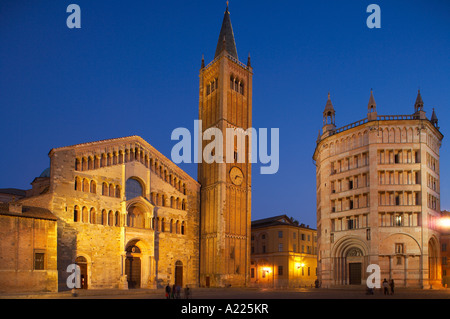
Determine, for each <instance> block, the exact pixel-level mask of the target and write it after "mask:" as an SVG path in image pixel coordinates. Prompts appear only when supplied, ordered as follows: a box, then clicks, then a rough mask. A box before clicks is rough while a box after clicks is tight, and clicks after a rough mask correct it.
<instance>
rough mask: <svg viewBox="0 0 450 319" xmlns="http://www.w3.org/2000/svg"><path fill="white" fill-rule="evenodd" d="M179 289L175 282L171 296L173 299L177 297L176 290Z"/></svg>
mask: <svg viewBox="0 0 450 319" xmlns="http://www.w3.org/2000/svg"><path fill="white" fill-rule="evenodd" d="M176 289H177V287H176V286H175V284H173V286H172V296H171V298H172V299H175V294H176V291H175V290H176Z"/></svg>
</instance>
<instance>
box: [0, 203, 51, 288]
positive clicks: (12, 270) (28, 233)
mask: <svg viewBox="0 0 450 319" xmlns="http://www.w3.org/2000/svg"><path fill="white" fill-rule="evenodd" d="M56 220H57V218H56V216H55V215H53V214H52V213H51V212H50V211H49V210H48V209H42V208H37V207H29V206H23V205H22V204H19V203H16V202H9V203H0V238H1V241H0V292H23V291H30V292H36V291H46V292H56V291H58V270H57V227H56Z"/></svg>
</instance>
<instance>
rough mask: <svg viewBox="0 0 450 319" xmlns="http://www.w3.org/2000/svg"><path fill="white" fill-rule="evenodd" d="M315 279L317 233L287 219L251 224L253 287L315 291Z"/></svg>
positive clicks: (281, 218)
mask: <svg viewBox="0 0 450 319" xmlns="http://www.w3.org/2000/svg"><path fill="white" fill-rule="evenodd" d="M316 279H317V232H316V230H315V229H312V228H310V227H309V226H305V225H304V224H299V223H298V222H297V221H295V220H293V219H292V218H289V217H288V216H286V215H280V216H274V217H271V218H265V219H260V220H255V221H252V236H251V265H250V285H251V286H252V287H270V288H288V287H290V288H298V287H305V286H307V287H312V286H313V285H314V284H315V281H316Z"/></svg>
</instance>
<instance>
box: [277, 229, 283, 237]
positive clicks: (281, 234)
mask: <svg viewBox="0 0 450 319" xmlns="http://www.w3.org/2000/svg"><path fill="white" fill-rule="evenodd" d="M278 238H283V231H281V230H280V231H279V232H278Z"/></svg>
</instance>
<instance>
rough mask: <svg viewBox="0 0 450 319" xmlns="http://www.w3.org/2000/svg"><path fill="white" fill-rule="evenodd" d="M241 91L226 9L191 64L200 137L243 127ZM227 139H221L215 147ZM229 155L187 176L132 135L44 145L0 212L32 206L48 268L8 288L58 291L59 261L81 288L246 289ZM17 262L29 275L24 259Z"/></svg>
mask: <svg viewBox="0 0 450 319" xmlns="http://www.w3.org/2000/svg"><path fill="white" fill-rule="evenodd" d="M251 92H252V68H251V66H250V61H248V63H247V64H243V63H241V62H240V61H239V60H238V56H237V50H236V44H235V41H234V34H233V30H232V27H231V20H230V13H229V11H228V7H227V9H226V11H225V14H224V19H223V23H222V28H221V31H220V35H219V41H218V44H217V48H216V54H215V57H214V60H213V61H212V62H211V63H209V64H208V65H207V66H205V64H204V61H203V60H202V66H201V69H200V98H199V119H200V120H201V121H202V123H203V126H202V128H201V131H200V133H201V134H203V132H204V131H206V130H207V129H208V128H211V127H215V128H219V129H220V130H223V132H225V129H226V128H230V127H231V128H242V129H247V128H249V127H251V118H252V116H251V110H252V108H251V101H252V93H251ZM224 137H226V135H225V134H224ZM233 142H234V139H233V138H232V139H231V140H230V141H229V140H227V139H226V138H225V139H224V143H223V146H224V150H225V149H226V147H227V146H229V144H230V143H233ZM203 146H204V145H203ZM202 149H203V148H202ZM246 150H247V151H248V146H247V149H246ZM215 151H216V152H217V151H218V150H215ZM224 152H225V151H224ZM211 155H214V154H211ZM234 155H235V156H234V158H235V159H236V161H235V162H234V163H207V162H206V161H204V162H203V163H200V164H199V166H198V181H196V180H195V179H193V178H192V177H190V176H189V175H188V174H187V173H186V172H184V171H183V170H182V169H180V168H179V167H178V166H177V165H175V164H174V163H173V162H172V161H171V160H170V159H168V158H167V157H165V156H164V155H163V154H161V153H160V152H159V151H158V150H156V149H155V148H154V147H152V146H151V145H150V144H149V143H147V142H146V141H145V140H144V139H142V138H141V137H139V136H129V137H123V138H114V139H108V140H102V141H95V142H88V143H82V144H77V145H73V146H66V147H60V148H53V149H51V151H50V152H49V157H50V168H49V169H48V170H46V171H45V172H43V174H42V175H41V176H40V177H39V178H37V179H35V181H34V182H33V183H32V185H33V188H32V189H31V190H29V191H20V190H10V189H9V190H5V191H4V194H0V195H1V196H0V199H3V201H4V202H10V207H11V209H8V206H5V207H3V210H0V214H2V212H3V211H4V214H5V215H8V216H10V215H11V217H12V218H16V219H17V220H18V219H20V218H22V217H24V215H21V214H20V212H19V211H21V209H22V208H20V209H19V208H17V207H19V206H20V207H22V205H23V207H36V208H42V209H45V213H46V214H47V215H50V216H53V217H52V218H48V216H47V215H45V216H46V217H47V219H46V220H48V223H50V224H49V225H50V226H48V227H53V229H55V227H56V229H57V232H55V236H52V242H51V244H42V245H41V246H42V247H40V246H39V244H38V246H39V247H35V249H38V250H39V252H40V254H39V255H36V256H38V257H39V258H40V260H41V264H42V265H51V267H52V269H51V271H47V273H48V275H44V273H43V272H42V273H41V275H40V276H41V277H42V276H47V277H49V278H50V277H51V278H50V283H49V284H48V285H47V286H51V287H52V288H46V287H43V286H41V287H36V285H32V286H29V287H27V284H26V283H25V281H23V282H20V279H19V280H18V281H16V284H17V285H19V286H20V287H22V289H23V290H24V291H26V290H39V288H40V289H43V290H49V291H53V290H55V287H56V286H57V287H58V288H57V289H58V290H65V289H67V279H68V277H69V275H70V274H71V273H70V272H68V271H67V267H68V266H69V265H71V264H77V265H78V266H79V267H80V279H81V280H80V284H81V288H85V289H109V288H119V289H128V288H158V287H163V286H165V285H167V284H170V285H173V284H175V285H179V286H181V287H185V286H190V287H197V286H206V287H209V286H214V287H224V286H230V285H232V286H245V285H247V281H248V270H249V263H250V232H251V230H250V220H251V215H250V214H251V196H250V194H251V174H250V170H251V163H250V162H249V161H245V162H241V161H238V158H240V156H242V155H243V154H238V151H237V150H236V151H235V154H234ZM0 193H1V192H0ZM15 194H17V196H16V195H15ZM27 209H28V208H27ZM36 216H37V217H39V216H40V215H36ZM37 217H36V218H37ZM55 221H56V226H55V225H54V223H55ZM7 223H10V222H9V219H8V221H7ZM52 223H53V224H52ZM46 227H47V226H46ZM56 234H57V235H56ZM40 235H42V232H41V233H40ZM5 236H6V235H5ZM2 240H3V241H4V242H6V241H12V242H14V238H12V237H11V238H9V237H5V238H3V239H2ZM5 240H6V241H5ZM41 242H42V243H44V242H45V241H41ZM45 243H46V242H45ZM48 247H52V250H51V251H50V248H48ZM54 247H56V250H55V249H54ZM18 249H20V246H18ZM4 252H5V250H2V256H0V257H1V258H2V259H7V258H9V256H6V255H5V256H3V254H4ZM30 258H31V259H32V258H33V257H32V256H31V255H30ZM50 260H51V262H50ZM4 265H5V264H4ZM8 267H9V266H8ZM11 267H12V268H11V269H9V271H11V272H13V273H14V271H16V272H17V269H13V268H14V267H13V266H11ZM24 267H29V268H30V273H31V272H33V271H34V269H33V266H32V263H30V264H29V265H27V266H24ZM42 267H44V266H42ZM16 268H17V267H16ZM27 269H28V268H27ZM2 270H5V269H2ZM56 272H57V275H56ZM6 273H7V272H2V273H0V285H1V284H2V283H4V282H6V281H7V280H8V278H6V275H5V276H3V275H2V274H6ZM56 280H57V284H56ZM41 281H42V280H41ZM53 281H54V283H55V284H54V285H53V284H52V282H53Z"/></svg>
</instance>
